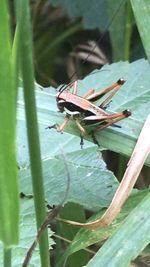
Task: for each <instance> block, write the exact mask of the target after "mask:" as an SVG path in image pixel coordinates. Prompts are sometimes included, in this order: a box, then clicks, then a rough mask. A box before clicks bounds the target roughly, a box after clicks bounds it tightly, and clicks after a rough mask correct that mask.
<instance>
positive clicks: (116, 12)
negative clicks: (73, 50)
mask: <svg viewBox="0 0 150 267" xmlns="http://www.w3.org/2000/svg"><path fill="white" fill-rule="evenodd" d="M126 1H127V0H121V1H120V4H119V5H118V6H117V8H116V10H115V11H114V13H113V15H112V18H111V19H110V21H109V22H108V24H106V27H105V28H104V31H103V33H102V35H101V36H100V37H99V38H98V39H97V40H96V42H99V43H100V42H101V41H102V40H103V38H104V36H105V33H106V31H107V30H108V29H109V28H110V26H111V24H112V23H113V21H114V19H115V17H116V15H117V14H118V12H119V10H120V9H121V7H122V5H123V4H125V2H126ZM95 48H96V44H95V45H94V46H93V48H92V50H91V52H90V53H89V54H88V55H87V56H86V57H85V59H82V64H85V63H86V62H87V60H88V59H89V57H90V55H91V54H92V52H93V51H94V50H95ZM76 74H77V71H75V72H73V73H72V75H71V76H70V77H69V80H72V79H73V77H74V76H75V75H76ZM74 82H75V81H72V82H70V83H68V84H67V85H65V84H63V85H61V87H60V88H59V92H60V93H62V92H63V91H64V90H66V89H67V88H68V87H69V86H71V85H72V84H73V83H74Z"/></svg>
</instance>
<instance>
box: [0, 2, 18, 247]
mask: <svg viewBox="0 0 150 267" xmlns="http://www.w3.org/2000/svg"><path fill="white" fill-rule="evenodd" d="M8 16H9V14H8V10H7V1H5V0H2V1H1V7H0V51H1V52H0V66H1V71H0V122H1V130H0V148H1V153H0V240H2V241H3V243H4V245H5V246H6V247H8V246H11V245H14V244H17V242H18V235H19V233H18V224H19V203H18V202H19V200H18V183H17V182H18V181H17V167H16V147H15V126H16V118H15V109H16V103H15V101H16V97H15V96H16V92H15V88H14V87H13V79H14V77H13V75H12V61H11V60H12V58H11V41H10V32H9V20H8Z"/></svg>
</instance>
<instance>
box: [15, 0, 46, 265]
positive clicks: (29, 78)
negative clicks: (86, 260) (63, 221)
mask: <svg viewBox="0 0 150 267" xmlns="http://www.w3.org/2000/svg"><path fill="white" fill-rule="evenodd" d="M20 7H21V8H20V10H21V15H20V16H19V17H20V20H21V21H20V23H21V27H22V33H21V41H22V42H21V68H22V76H23V84H24V99H25V111H26V120H27V134H28V142H29V153H30V162H31V173H32V185H33V192H34V201H35V210H36V220H37V228H39V227H40V226H41V224H42V222H43V221H44V219H45V217H46V209H45V197H44V188H43V177H42V166H41V157H40V145H39V134H38V126H37V114H36V105H35V94H34V70H33V59H32V41H31V25H30V15H29V13H30V10H29V3H28V1H24V0H22V1H21V6H20ZM39 245H40V256H41V266H43V267H48V266H50V264H49V248H48V233H47V230H45V232H44V233H43V235H42V237H41V239H40V244H39Z"/></svg>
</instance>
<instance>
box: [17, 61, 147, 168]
mask: <svg viewBox="0 0 150 267" xmlns="http://www.w3.org/2000/svg"><path fill="white" fill-rule="evenodd" d="M149 74H150V67H149V64H148V62H147V61H146V60H143V59H142V60H138V61H135V62H133V63H131V64H129V63H128V62H119V63H115V64H112V65H105V67H104V68H103V69H101V70H96V71H94V72H93V73H91V74H90V75H89V76H87V77H86V78H85V79H83V80H80V81H79V83H78V86H79V95H84V94H85V93H86V92H87V91H88V90H89V89H90V88H95V90H96V91H100V90H102V89H103V88H106V87H107V86H109V85H111V84H112V83H114V82H115V81H117V80H118V79H119V78H120V77H123V78H124V79H125V80H126V83H125V84H124V85H123V87H122V88H121V89H120V91H119V92H117V94H116V95H115V96H114V97H113V99H112V102H111V103H110V105H109V108H108V113H109V112H110V113H111V112H119V111H122V110H125V109H130V110H131V112H132V116H131V117H129V118H127V119H124V120H123V121H121V122H119V123H118V125H120V126H121V128H116V127H109V128H107V129H105V130H103V131H99V132H97V134H96V137H97V140H98V141H99V143H100V145H101V146H102V147H105V148H106V149H110V150H112V151H115V152H118V153H121V154H124V155H126V156H130V155H131V152H132V151H133V148H134V146H135V143H136V140H137V138H138V135H139V133H140V131H141V129H142V126H143V124H144V121H145V119H146V117H147V115H148V114H149V112H150V87H149V84H150V75H149ZM55 94H56V91H55V90H54V89H52V88H50V89H47V90H46V91H41V90H39V91H37V109H38V118H39V125H40V132H41V148H42V150H43V151H46V152H45V153H46V154H45V157H48V155H51V153H53V154H54V151H53V150H55V153H56V151H57V153H58V151H59V148H58V142H61V141H62V146H64V139H65V140H66V142H70V138H71V137H70V138H68V137H67V136H65V137H63V135H61V134H58V133H56V131H55V130H54V129H52V130H45V126H48V125H53V124H54V123H61V122H62V121H63V119H64V114H61V113H60V112H58V108H57V106H56V97H55ZM20 101H22V100H21V98H20ZM18 117H19V119H23V106H22V102H19V108H18ZM90 130H91V128H87V132H88V131H90ZM65 131H66V132H68V133H71V134H73V135H77V136H79V131H78V129H77V127H76V124H75V123H74V121H73V120H71V121H70V123H69V125H68V126H67V128H66V129H65ZM21 137H22V133H21ZM21 137H20V138H21ZM85 139H87V140H90V141H92V139H91V137H90V135H88V134H87V135H86V136H85ZM21 140H22V139H21ZM23 140H24V138H23ZM23 140H22V142H24V141H23ZM79 142H80V141H79ZM52 143H53V148H52V150H50V148H49V145H50V144H52ZM85 148H86V143H85V146H84V149H85ZM70 149H71V150H70ZM77 149H78V150H79V151H80V144H79V143H78V142H77V141H75V143H74V142H73V141H72V142H71V144H70V146H69V148H68V149H67V148H66V149H65V150H64V152H66V151H67V152H72V151H74V150H77ZM42 153H43V152H42ZM20 154H23V153H22V152H20ZM146 164H147V165H150V157H148V159H147V161H146Z"/></svg>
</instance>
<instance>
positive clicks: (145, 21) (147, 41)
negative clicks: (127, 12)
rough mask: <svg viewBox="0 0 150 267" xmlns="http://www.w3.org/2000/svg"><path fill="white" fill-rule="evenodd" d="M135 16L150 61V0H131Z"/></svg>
mask: <svg viewBox="0 0 150 267" xmlns="http://www.w3.org/2000/svg"><path fill="white" fill-rule="evenodd" d="M131 4H132V8H133V12H134V16H135V19H136V23H137V26H138V29H139V33H140V36H141V39H142V42H143V46H144V49H145V52H146V55H147V58H148V60H149V62H150V27H149V25H150V3H149V0H143V1H140V0H131Z"/></svg>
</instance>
